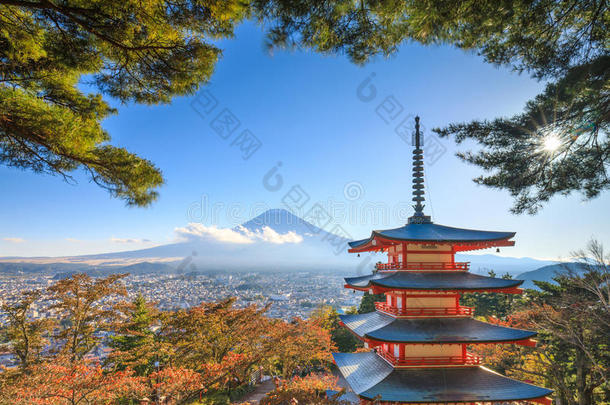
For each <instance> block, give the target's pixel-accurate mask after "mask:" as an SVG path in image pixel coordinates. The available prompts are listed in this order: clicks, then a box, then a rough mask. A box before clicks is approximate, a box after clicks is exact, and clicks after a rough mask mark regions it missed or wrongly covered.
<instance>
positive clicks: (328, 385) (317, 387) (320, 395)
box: [259, 374, 347, 405]
mask: <svg viewBox="0 0 610 405" xmlns="http://www.w3.org/2000/svg"><path fill="white" fill-rule="evenodd" d="M327 390H336V391H340V388H339V386H338V384H337V377H335V376H332V375H330V374H309V375H307V376H305V377H298V376H297V377H294V378H291V379H289V380H285V381H281V382H280V384H279V385H278V386H277V387H276V388H275V389H274V390H273V391H271V392H269V393H268V394H267V395H266V396H265V397H264V398H263V399H262V400H261V401H260V402H259V403H260V405H292V404H295V403H297V404H310V405H322V404H328V405H330V404H342V403H344V402H341V401H337V400H333V399H332V398H327V397H326V391H327ZM295 400H296V402H295ZM345 403H347V402H345Z"/></svg>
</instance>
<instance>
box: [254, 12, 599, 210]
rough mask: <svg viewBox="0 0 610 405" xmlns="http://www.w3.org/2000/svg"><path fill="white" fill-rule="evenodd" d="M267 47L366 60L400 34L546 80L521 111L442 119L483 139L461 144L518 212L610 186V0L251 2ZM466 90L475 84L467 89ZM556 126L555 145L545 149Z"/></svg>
mask: <svg viewBox="0 0 610 405" xmlns="http://www.w3.org/2000/svg"><path fill="white" fill-rule="evenodd" d="M253 5H254V8H255V10H256V15H257V16H258V18H259V19H260V20H261V21H264V22H265V23H266V24H267V25H268V26H269V27H270V28H269V31H268V41H269V46H270V47H272V48H273V47H305V48H311V49H314V50H316V51H318V52H322V53H344V54H346V55H347V56H348V57H349V58H350V59H351V60H352V61H354V62H355V63H359V64H363V63H365V62H367V61H369V60H370V59H371V58H372V57H374V56H376V55H382V56H389V55H391V54H393V53H394V52H396V51H397V49H398V46H399V45H400V44H402V43H408V42H416V43H420V44H424V45H433V44H448V45H452V46H455V47H457V48H460V49H463V50H465V51H474V52H476V53H477V54H479V55H480V56H482V57H483V59H484V60H485V61H486V62H489V63H492V64H495V65H505V66H508V67H510V68H512V69H514V70H515V71H517V72H527V73H529V74H531V75H532V76H533V77H535V78H537V79H543V80H546V81H547V83H548V85H547V87H546V90H545V91H544V93H542V94H540V95H539V96H538V97H536V98H535V99H534V100H532V101H530V102H529V103H528V104H527V105H526V107H525V110H524V112H523V113H522V114H518V115H516V116H514V117H509V118H499V119H496V120H492V121H473V122H471V123H463V124H454V125H450V126H448V127H446V128H443V129H435V131H436V132H438V133H439V134H440V135H441V136H453V137H454V139H455V140H456V141H457V142H462V141H465V140H474V141H475V142H476V143H477V144H478V148H477V149H476V150H475V151H473V152H463V153H461V154H459V156H460V157H462V158H463V159H464V160H465V161H467V162H469V163H473V164H475V165H477V166H479V167H481V168H482V169H484V170H485V171H486V172H487V175H485V176H481V177H479V178H477V179H475V181H476V182H478V183H480V184H484V185H486V186H489V187H495V188H499V189H504V190H508V191H509V192H510V193H511V194H512V195H513V196H514V198H515V204H514V207H513V211H514V212H516V213H522V212H529V213H534V212H536V211H537V210H538V209H539V208H540V207H541V205H542V204H543V203H544V202H546V201H548V200H549V199H550V198H551V197H552V196H554V195H557V194H564V195H565V194H569V193H570V192H578V193H580V194H581V195H582V196H583V197H584V198H585V199H590V198H593V197H595V196H597V195H598V194H599V193H601V192H602V191H604V190H607V189H608V188H610V181H609V179H608V164H609V161H610V139H609V137H608V129H609V128H608V127H609V125H610V123H609V122H610V114H609V112H610V80H609V79H610V52H609V47H608V44H609V43H610V26H609V25H610V8H609V7H608V2H606V1H605V0H585V1H572V0H541V1H535V2H532V1H527V0H501V1H480V0H460V1H438V0H417V1H398V0H388V1H375V0H362V1H358V2H354V1H350V0H341V1H328V0H325V1H319V0H253ZM464 96H465V97H468V95H467V94H465V95H464ZM549 136H551V137H553V138H557V140H555V139H553V141H552V143H554V144H558V147H557V148H556V149H555V150H552V151H549V150H545V142H546V140H547V138H548V137H549Z"/></svg>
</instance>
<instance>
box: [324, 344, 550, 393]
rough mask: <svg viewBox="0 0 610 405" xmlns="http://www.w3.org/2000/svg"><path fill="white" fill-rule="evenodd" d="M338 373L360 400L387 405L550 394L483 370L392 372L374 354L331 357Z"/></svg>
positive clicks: (336, 355)
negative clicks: (390, 404) (375, 400)
mask: <svg viewBox="0 0 610 405" xmlns="http://www.w3.org/2000/svg"><path fill="white" fill-rule="evenodd" d="M333 357H334V359H335V363H336V364H337V366H338V367H339V371H340V372H341V374H343V377H345V379H346V380H347V382H348V384H349V385H350V387H351V388H352V390H353V391H354V392H355V393H356V394H358V395H359V396H360V397H362V398H365V399H369V400H372V399H374V398H380V400H381V401H388V402H420V403H422V402H428V403H430V402H479V401H482V402H488V401H489V402H492V401H523V400H528V399H534V398H541V397H544V396H547V395H549V394H551V393H552V391H551V390H548V389H546V388H541V387H537V386H535V385H531V384H526V383H523V382H520V381H516V380H513V379H511V378H508V377H504V376H502V375H500V374H497V373H495V372H493V371H491V370H488V369H486V368H484V367H447V368H441V367H439V368H404V369H394V368H393V367H392V366H391V365H390V364H389V363H387V362H386V361H385V360H383V359H382V358H381V357H379V356H378V355H377V354H376V353H374V352H368V353H333Z"/></svg>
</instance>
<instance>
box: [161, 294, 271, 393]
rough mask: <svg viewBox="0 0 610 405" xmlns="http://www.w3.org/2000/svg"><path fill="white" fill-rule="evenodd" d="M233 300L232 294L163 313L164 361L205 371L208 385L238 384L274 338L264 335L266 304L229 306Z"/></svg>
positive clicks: (267, 327)
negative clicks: (166, 346) (167, 347)
mask: <svg viewBox="0 0 610 405" xmlns="http://www.w3.org/2000/svg"><path fill="white" fill-rule="evenodd" d="M234 302H235V299H233V298H232V299H227V300H223V301H220V302H215V303H202V304H200V305H198V306H195V307H192V308H190V309H188V310H180V311H175V312H173V313H170V314H167V316H166V317H165V318H164V323H165V324H164V326H163V329H162V331H161V339H163V341H164V342H166V343H168V344H169V347H171V351H170V353H169V356H170V357H169V360H168V361H169V362H171V364H172V365H174V366H178V367H185V368H191V369H194V370H199V371H201V372H202V373H204V374H206V375H208V377H206V386H208V387H210V386H217V388H219V389H224V388H225V387H227V385H228V384H229V383H231V382H232V381H236V382H237V383H238V384H243V383H244V382H245V381H247V380H248V378H249V375H250V372H251V371H252V369H253V368H254V367H255V366H257V365H259V364H260V363H261V362H262V361H263V359H265V358H266V357H268V356H270V355H271V354H270V353H271V350H272V349H273V348H274V344H275V343H276V342H274V341H273V340H272V339H270V338H269V335H270V333H271V331H270V328H271V320H270V319H269V318H267V317H266V316H264V313H265V312H266V310H267V308H266V307H264V308H257V307H256V306H255V305H251V306H248V307H246V308H234V307H233V304H234Z"/></svg>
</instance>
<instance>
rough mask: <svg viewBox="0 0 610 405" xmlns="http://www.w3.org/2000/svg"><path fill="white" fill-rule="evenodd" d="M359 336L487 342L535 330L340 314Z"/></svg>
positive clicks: (449, 320) (513, 338)
mask: <svg viewBox="0 0 610 405" xmlns="http://www.w3.org/2000/svg"><path fill="white" fill-rule="evenodd" d="M339 318H340V320H341V322H342V324H343V325H345V326H346V327H347V328H348V330H350V331H352V332H353V333H354V334H355V335H356V336H358V338H359V339H361V340H364V341H367V340H368V341H371V343H373V344H374V345H377V343H405V344H468V345H469V344H486V343H516V342H523V341H525V340H528V339H530V338H532V337H534V336H536V332H533V331H529V330H524V329H517V328H509V327H506V326H500V325H493V324H489V323H486V322H481V321H479V320H476V319H472V318H422V319H404V318H402V319H401V318H394V317H392V316H390V315H385V314H380V313H379V312H369V313H365V314H353V315H339Z"/></svg>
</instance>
